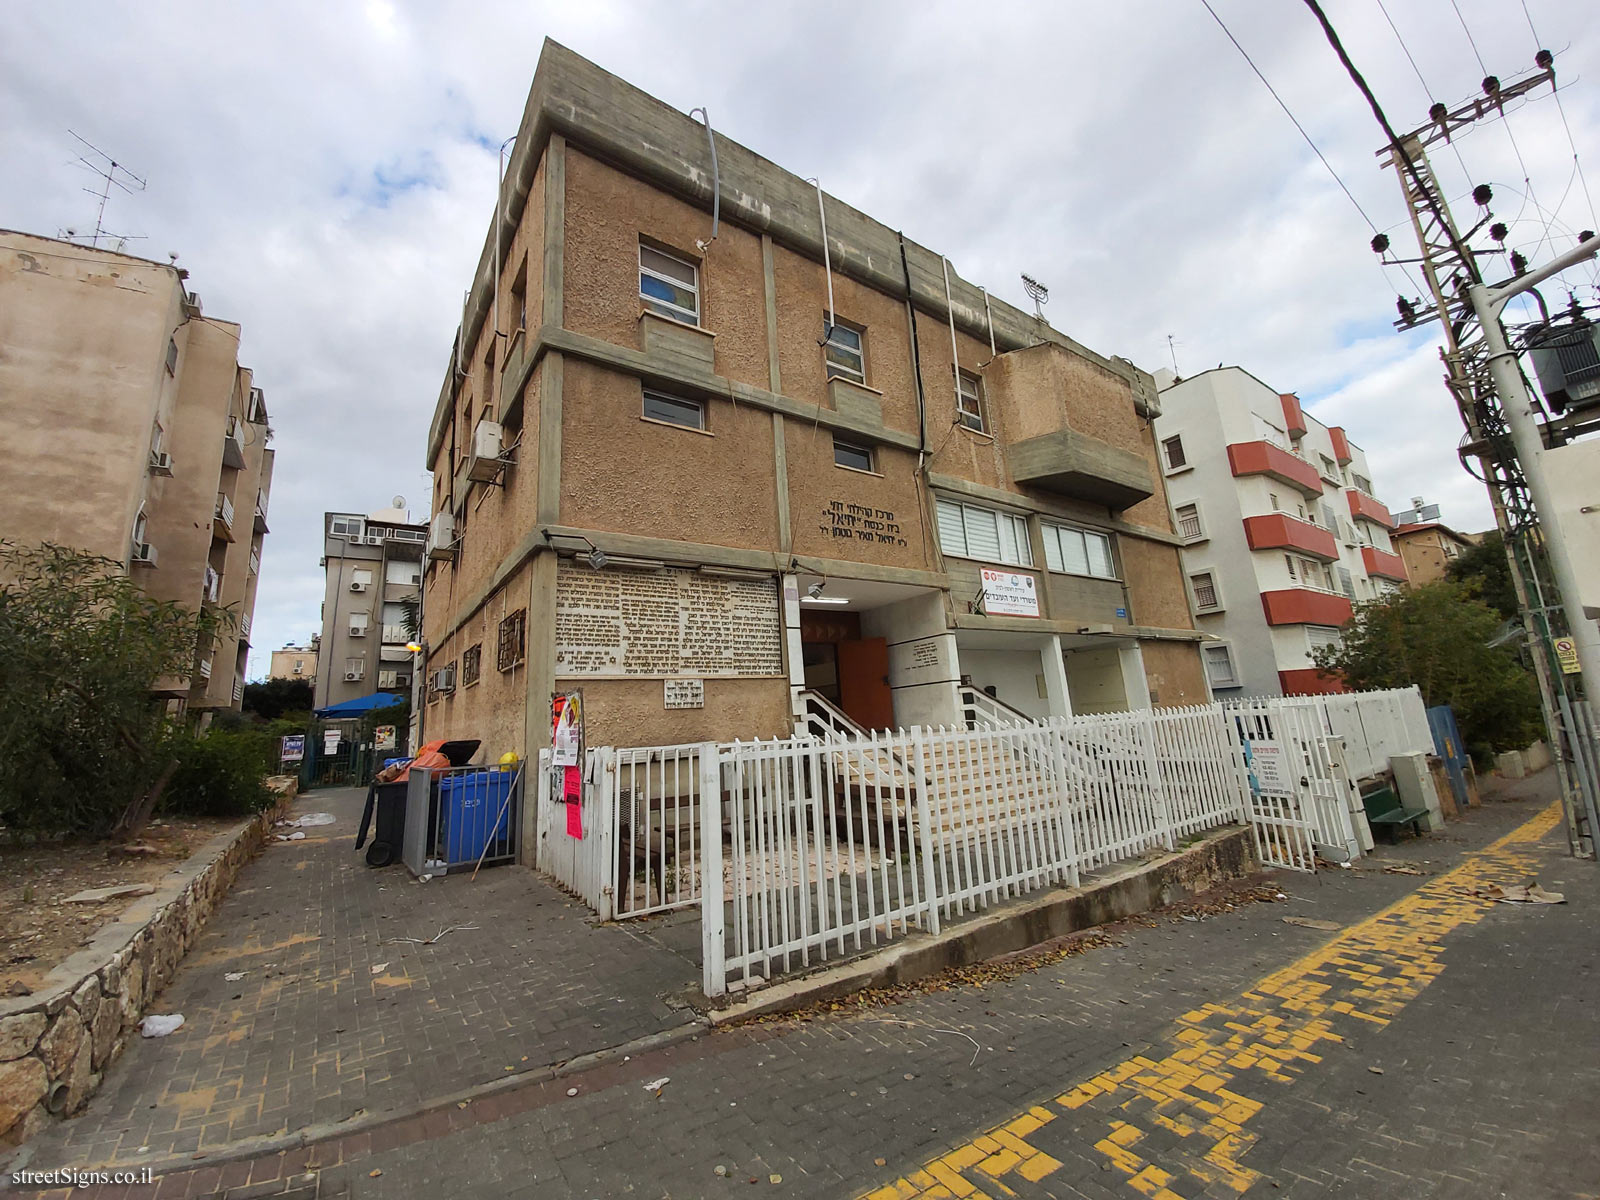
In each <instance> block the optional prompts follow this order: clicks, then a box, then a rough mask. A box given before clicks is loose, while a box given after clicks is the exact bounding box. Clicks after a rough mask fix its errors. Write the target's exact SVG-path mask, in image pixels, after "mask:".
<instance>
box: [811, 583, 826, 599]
mask: <svg viewBox="0 0 1600 1200" xmlns="http://www.w3.org/2000/svg"><path fill="white" fill-rule="evenodd" d="M827 586H828V585H827V584H825V583H822V582H820V581H819V582H817V583H813V584H812V585H811V586H810V587H808V588H807V589H806V595H807V596H808V597H810V598H811V599H812V600H820V599H822V589H823V588H825V587H827Z"/></svg>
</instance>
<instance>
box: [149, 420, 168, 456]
mask: <svg viewBox="0 0 1600 1200" xmlns="http://www.w3.org/2000/svg"><path fill="white" fill-rule="evenodd" d="M166 444H167V431H166V430H164V429H162V428H161V422H160V421H157V422H156V423H155V426H154V427H153V428H152V429H151V430H150V457H151V458H155V457H157V456H158V455H160V453H161V450H162V447H164V446H165V445H166Z"/></svg>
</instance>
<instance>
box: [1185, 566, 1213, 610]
mask: <svg viewBox="0 0 1600 1200" xmlns="http://www.w3.org/2000/svg"><path fill="white" fill-rule="evenodd" d="M1189 581H1190V583H1192V584H1193V585H1194V602H1195V606H1196V607H1197V608H1216V607H1217V584H1216V580H1214V579H1212V577H1211V575H1210V573H1209V572H1208V573H1206V574H1203V575H1191V576H1189Z"/></svg>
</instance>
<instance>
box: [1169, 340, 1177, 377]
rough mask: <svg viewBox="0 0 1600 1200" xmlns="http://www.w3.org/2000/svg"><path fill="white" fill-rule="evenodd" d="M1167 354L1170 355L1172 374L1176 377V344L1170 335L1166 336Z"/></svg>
mask: <svg viewBox="0 0 1600 1200" xmlns="http://www.w3.org/2000/svg"><path fill="white" fill-rule="evenodd" d="M1167 353H1168V354H1170V355H1172V373H1173V374H1174V375H1176V374H1178V343H1177V342H1175V341H1174V340H1173V338H1172V335H1171V334H1170V333H1169V334H1167Z"/></svg>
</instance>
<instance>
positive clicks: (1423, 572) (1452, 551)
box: [1391, 521, 1477, 587]
mask: <svg viewBox="0 0 1600 1200" xmlns="http://www.w3.org/2000/svg"><path fill="white" fill-rule="evenodd" d="M1391 538H1392V540H1393V542H1394V548H1395V549H1396V550H1398V551H1399V552H1400V557H1401V558H1403V559H1404V560H1405V564H1406V578H1407V579H1408V581H1409V582H1410V583H1411V585H1412V586H1413V587H1421V586H1422V585H1423V584H1425V583H1438V582H1439V580H1441V579H1443V578H1444V577H1445V575H1446V574H1447V573H1448V572H1449V570H1450V564H1451V563H1453V562H1454V561H1455V560H1456V559H1458V558H1460V557H1461V556H1462V555H1463V554H1465V553H1466V552H1467V551H1468V550H1470V549H1471V548H1472V546H1473V543H1474V542H1475V541H1476V540H1477V539H1476V538H1474V537H1472V536H1470V535H1468V534H1465V533H1457V532H1456V531H1455V530H1454V529H1451V528H1450V526H1448V525H1446V524H1444V523H1443V522H1442V521H1408V522H1402V523H1401V525H1400V526H1399V527H1398V528H1397V529H1396V530H1395V531H1394V533H1393V534H1392V535H1391Z"/></svg>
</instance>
